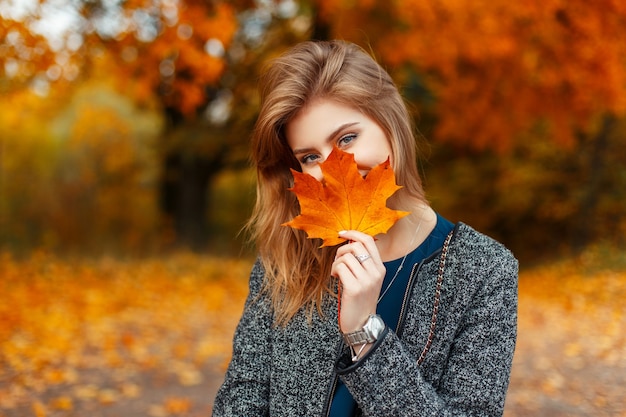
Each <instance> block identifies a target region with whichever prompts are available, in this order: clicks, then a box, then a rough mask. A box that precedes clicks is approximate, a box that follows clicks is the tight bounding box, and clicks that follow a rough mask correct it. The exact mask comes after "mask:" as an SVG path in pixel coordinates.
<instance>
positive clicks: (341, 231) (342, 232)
mask: <svg viewBox="0 0 626 417" xmlns="http://www.w3.org/2000/svg"><path fill="white" fill-rule="evenodd" d="M346 232H347V230H340V231H339V236H341V235H343V234H344V233H346Z"/></svg>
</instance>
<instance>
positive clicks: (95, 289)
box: [0, 251, 626, 417]
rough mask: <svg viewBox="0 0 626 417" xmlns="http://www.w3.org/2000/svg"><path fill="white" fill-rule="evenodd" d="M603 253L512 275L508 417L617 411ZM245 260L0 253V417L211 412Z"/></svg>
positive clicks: (616, 298)
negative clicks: (514, 303)
mask: <svg viewBox="0 0 626 417" xmlns="http://www.w3.org/2000/svg"><path fill="white" fill-rule="evenodd" d="M622 257H623V256H622ZM606 259H607V257H606V254H604V253H601V252H599V251H588V252H586V253H585V254H584V255H583V256H581V257H580V258H578V259H574V260H570V261H567V262H561V263H555V264H552V265H547V266H542V267H536V268H533V269H530V270H526V271H522V273H521V275H520V287H519V300H520V302H519V335H518V343H517V348H516V352H515V359H514V364H513V373H512V379H511V385H510V389H509V394H508V397H507V403H506V410H505V416H506V417H515V416H527V415H538V416H547V415H568V413H567V411H563V410H578V411H579V413H580V414H585V415H593V416H621V415H624V413H626V401H625V399H624V396H623V386H624V382H625V381H624V375H626V360H625V358H626V336H625V335H626V332H624V329H625V328H626V312H625V311H624V308H623V300H624V297H626V272H625V270H624V269H623V267H622V268H618V269H616V270H610V269H601V270H598V269H594V268H596V267H594V266H597V265H602V264H605V263H606ZM250 263H251V262H250V261H247V260H243V261H242V260H239V261H235V260H229V259H213V258H207V257H203V256H198V255H190V254H176V255H171V256H167V257H163V258H160V259H158V260H157V259H144V260H130V261H122V260H113V259H106V258H104V259H100V260H92V261H88V260H80V259H71V260H68V259H65V260H64V259H60V258H57V257H54V256H49V255H46V254H44V253H36V254H33V255H31V256H30V257H29V258H27V259H24V260H18V259H15V258H13V257H11V256H10V255H8V254H4V255H0V276H1V277H2V280H0V292H1V293H2V294H3V297H2V298H0V322H1V323H2V326H0V413H2V415H4V416H9V417H10V416H18V415H19V416H23V415H36V416H47V415H86V414H87V413H88V412H89V411H87V410H93V409H94V408H101V407H104V406H106V407H118V408H116V410H118V415H131V414H133V415H134V413H136V412H137V410H143V413H142V415H151V416H159V415H197V414H198V413H199V412H204V413H205V414H210V413H208V410H200V411H199V407H200V406H201V404H202V403H204V404H207V401H210V400H211V399H212V398H209V399H208V400H207V397H211V396H212V395H213V394H214V393H215V390H216V389H217V386H218V385H219V383H220V382H221V378H222V375H223V372H224V365H225V363H226V361H227V360H228V358H229V357H230V352H231V351H230V349H231V338H232V334H233V330H234V326H235V323H236V322H237V320H238V318H239V315H240V313H241V310H242V307H243V300H244V298H245V296H246V293H247V285H246V283H247V282H246V278H247V276H248V272H249V269H250ZM207 378H214V379H215V380H211V381H208V380H207ZM153 379H156V382H155V381H153ZM154 383H156V385H152V384H154ZM207 384H208V386H207ZM155 389H158V390H159V391H158V392H159V396H158V397H157V398H156V399H155V398H154V397H153V396H150V395H148V394H149V393H150V392H151V390H155ZM209 390H210V391H209ZM141 407H143V408H141ZM130 410H133V411H130ZM192 413H193V414H192Z"/></svg>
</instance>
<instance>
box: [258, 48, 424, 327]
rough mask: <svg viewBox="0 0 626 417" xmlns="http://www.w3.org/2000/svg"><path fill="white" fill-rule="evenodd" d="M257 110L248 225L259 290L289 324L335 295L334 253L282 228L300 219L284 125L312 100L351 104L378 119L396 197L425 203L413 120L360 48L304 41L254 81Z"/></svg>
mask: <svg viewBox="0 0 626 417" xmlns="http://www.w3.org/2000/svg"><path fill="white" fill-rule="evenodd" d="M259 88H260V94H261V108H260V113H259V116H258V119H257V122H256V125H255V129H254V132H253V136H252V161H253V163H254V164H255V166H256V168H257V200H256V205H255V207H254V211H253V214H252V216H251V218H250V220H249V222H248V224H247V227H248V229H249V231H250V232H251V233H250V235H251V238H252V239H253V241H254V242H255V243H256V245H257V248H258V251H259V255H260V258H261V260H262V263H263V267H264V269H265V277H266V279H265V285H264V290H265V291H266V292H267V293H268V294H269V296H270V299H271V300H272V304H273V309H274V313H275V320H276V323H277V324H279V325H284V324H286V323H287V322H288V321H289V320H290V319H291V318H292V317H293V316H294V314H295V313H296V312H297V311H298V310H299V309H300V308H302V307H305V308H306V311H307V314H309V316H310V315H311V314H312V313H313V312H314V311H315V310H317V311H318V312H319V313H320V315H321V314H322V304H323V302H324V297H325V296H326V295H327V294H332V293H333V290H332V281H331V279H330V268H331V265H332V262H333V259H334V256H335V251H336V248H319V246H320V245H321V240H318V239H308V238H307V237H306V234H305V233H304V232H303V231H300V230H295V229H292V228H290V227H286V226H281V225H282V224H283V223H285V222H287V221H289V220H291V219H292V218H293V217H295V216H296V215H298V214H299V207H298V202H297V199H296V198H295V196H294V195H293V193H291V192H289V191H287V188H289V187H291V186H292V185H293V177H292V175H291V172H290V170H289V169H290V168H293V169H295V170H301V169H300V165H299V163H298V161H297V160H296V159H295V157H294V156H293V153H292V151H291V149H290V148H289V146H288V144H287V141H286V138H285V133H284V128H285V125H286V124H287V123H288V122H289V121H290V120H291V119H292V118H293V117H294V116H295V115H296V114H297V113H298V112H299V111H300V110H301V109H302V108H303V107H304V106H306V105H307V103H309V102H310V101H311V100H312V99H314V98H327V99H332V100H334V101H336V102H339V103H342V104H345V105H349V106H351V107H353V108H356V109H358V110H359V111H361V112H362V113H364V114H366V115H367V116H369V117H370V118H371V119H373V120H374V121H376V122H377V123H378V124H379V125H380V126H381V128H382V129H383V130H384V131H385V133H386V134H387V137H388V138H389V140H390V144H391V152H392V160H393V169H394V172H395V175H396V181H397V182H398V184H400V185H402V186H403V188H402V189H401V190H400V192H399V193H396V194H397V195H396V196H394V198H398V199H401V198H403V197H409V196H411V197H415V198H417V199H419V200H422V201H424V200H425V199H424V191H423V188H422V183H421V179H420V176H419V173H418V168H417V161H416V152H417V150H416V140H415V128H414V125H413V119H412V117H411V116H410V114H409V112H408V111H407V107H406V105H405V102H404V100H403V99H402V97H401V95H400V94H399V92H398V89H397V87H396V86H395V84H394V82H393V81H392V79H391V77H390V76H389V74H388V73H387V72H386V71H385V70H384V69H382V68H381V67H380V66H379V65H378V64H377V63H376V61H375V60H374V59H373V58H372V57H371V56H370V55H369V54H367V53H366V52H365V51H364V50H363V49H361V48H360V47H358V46H356V45H354V44H351V43H348V42H343V41H330V42H314V41H308V42H303V43H300V44H298V45H296V46H295V47H293V48H292V49H290V50H289V51H287V53H285V54H284V55H282V56H280V57H278V58H276V59H274V60H273V61H272V62H271V63H270V65H269V66H268V67H267V68H266V71H265V72H264V74H263V75H262V77H261V79H260V83H259Z"/></svg>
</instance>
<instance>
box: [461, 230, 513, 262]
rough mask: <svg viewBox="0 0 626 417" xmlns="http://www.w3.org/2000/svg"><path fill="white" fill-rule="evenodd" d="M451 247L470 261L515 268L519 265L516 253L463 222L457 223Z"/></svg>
mask: <svg viewBox="0 0 626 417" xmlns="http://www.w3.org/2000/svg"><path fill="white" fill-rule="evenodd" d="M450 248H451V250H453V251H454V252H455V254H457V256H459V257H461V258H462V259H465V260H467V262H469V263H475V264H479V265H482V266H488V265H492V266H493V265H494V264H499V265H501V266H509V267H511V268H515V269H517V266H518V262H517V259H516V258H515V255H514V254H513V253H512V252H511V251H510V250H509V249H508V248H507V247H506V246H505V245H503V244H502V243H500V242H499V241H497V240H496V239H494V238H492V237H490V236H488V235H486V234H484V233H482V232H479V231H477V230H476V229H474V228H473V227H471V226H469V225H467V224H465V223H463V222H459V223H457V224H456V225H455V228H454V233H453V236H452V240H451V242H450Z"/></svg>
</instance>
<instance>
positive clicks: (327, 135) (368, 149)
mask: <svg viewBox="0 0 626 417" xmlns="http://www.w3.org/2000/svg"><path fill="white" fill-rule="evenodd" d="M285 133H286V136H287V143H288V144H289V147H290V148H291V150H292V151H293V154H294V156H295V157H296V159H297V160H298V162H300V166H301V167H302V172H304V173H306V174H310V175H312V176H313V177H315V178H316V179H317V180H318V181H321V180H322V171H321V169H320V166H319V164H320V163H321V162H324V160H326V158H327V157H328V155H329V154H330V152H331V151H332V150H333V148H334V147H335V146H336V147H338V148H339V149H341V150H343V151H345V152H349V153H351V154H354V159H355V161H356V164H357V167H358V168H359V172H360V173H361V175H363V176H365V175H366V174H367V173H368V172H369V171H370V170H371V169H372V168H373V167H375V166H376V165H378V164H380V163H382V162H385V161H386V160H387V158H390V157H391V146H390V145H389V140H388V139H387V135H385V132H383V130H382V129H381V128H380V126H379V125H378V124H377V123H376V122H374V121H373V120H372V119H370V118H369V117H368V116H366V115H364V114H363V113H361V112H360V111H358V110H356V109H354V108H352V107H349V106H346V105H344V104H340V103H337V102H335V101H332V100H328V99H317V100H313V101H312V102H311V103H309V104H308V105H307V106H306V107H304V108H302V110H300V112H299V113H298V114H297V115H296V116H295V117H294V118H293V119H291V121H290V122H289V123H287V125H286V126H285ZM390 162H393V161H390Z"/></svg>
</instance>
